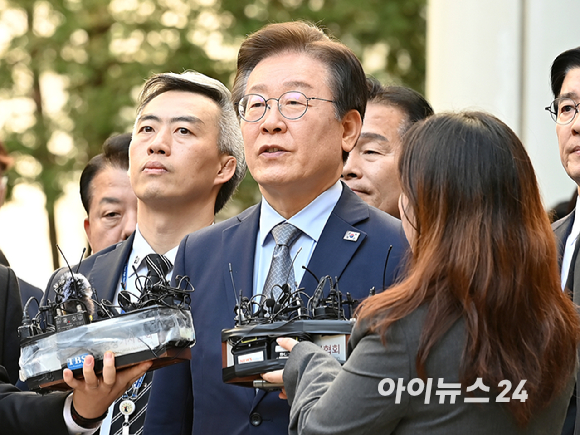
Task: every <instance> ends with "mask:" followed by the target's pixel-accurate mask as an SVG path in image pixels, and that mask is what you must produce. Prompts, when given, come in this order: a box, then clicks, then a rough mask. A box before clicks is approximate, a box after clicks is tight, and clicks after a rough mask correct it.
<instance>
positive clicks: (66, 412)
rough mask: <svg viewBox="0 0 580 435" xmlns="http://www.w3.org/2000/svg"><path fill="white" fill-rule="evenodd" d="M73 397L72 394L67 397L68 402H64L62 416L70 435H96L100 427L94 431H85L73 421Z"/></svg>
mask: <svg viewBox="0 0 580 435" xmlns="http://www.w3.org/2000/svg"><path fill="white" fill-rule="evenodd" d="M72 397H73V395H72V394H69V395H68V396H67V398H66V400H65V401H64V408H63V410H62V416H63V417H64V423H65V424H66V427H67V429H68V433H69V435H85V434H93V433H95V432H96V431H97V430H98V429H99V427H100V425H99V427H97V428H94V429H85V428H84V427H81V426H79V425H78V424H76V423H75V422H74V421H73V418H72V414H71V406H72Z"/></svg>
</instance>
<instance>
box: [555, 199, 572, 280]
mask: <svg viewBox="0 0 580 435" xmlns="http://www.w3.org/2000/svg"><path fill="white" fill-rule="evenodd" d="M574 214H575V210H573V211H572V213H570V214H569V215H568V216H565V217H563V218H562V219H560V220H559V221H556V222H554V223H553V224H552V229H553V230H554V234H555V235H556V243H557V245H558V246H557V248H558V267H559V268H560V270H561V269H562V257H563V256H564V246H565V244H566V239H567V238H568V235H569V234H570V231H572V224H573V223H574Z"/></svg>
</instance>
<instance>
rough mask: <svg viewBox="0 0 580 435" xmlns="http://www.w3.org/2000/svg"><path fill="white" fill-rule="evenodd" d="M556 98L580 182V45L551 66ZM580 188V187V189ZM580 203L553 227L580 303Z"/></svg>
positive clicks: (573, 428) (570, 427)
mask: <svg viewBox="0 0 580 435" xmlns="http://www.w3.org/2000/svg"><path fill="white" fill-rule="evenodd" d="M551 87H552V93H553V94H554V98H555V99H554V101H553V102H552V103H551V104H550V105H549V106H548V107H546V110H547V111H549V112H550V113H551V115H552V119H553V120H554V121H555V122H556V135H557V136H558V146H559V148H560V161H561V162H562V166H564V169H565V170H566V173H567V174H568V176H569V177H570V178H571V179H572V180H574V182H575V183H576V184H577V185H578V186H580V121H579V118H580V117H579V116H578V106H579V105H580V47H577V48H573V49H571V50H567V51H565V52H563V53H561V54H560V55H558V57H556V59H555V60H554V63H553V64H552V70H551ZM579 189H580V188H579ZM579 191H580V190H579ZM579 213H580V207H578V202H576V208H575V210H574V211H572V213H570V214H569V215H568V216H566V217H564V218H562V219H560V220H558V221H556V222H554V223H553V224H552V229H553V230H554V233H555V235H556V238H557V240H558V248H559V254H560V255H559V262H560V267H561V277H562V290H564V291H568V292H571V293H572V294H571V295H570V296H571V297H572V298H573V300H574V302H575V303H576V304H579V303H580V276H579V277H578V278H576V275H579V274H580V257H579V256H578V249H579V247H580V237H579V235H580V216H579V215H578V214H579ZM579 398H580V394H579V391H578V383H576V389H575V393H574V394H573V395H572V398H571V400H570V406H569V407H568V413H567V415H566V420H565V422H564V428H563V429H562V435H572V434H575V435H580V413H579V411H580V403H579V402H578V399H579Z"/></svg>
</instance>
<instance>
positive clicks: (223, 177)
mask: <svg viewBox="0 0 580 435" xmlns="http://www.w3.org/2000/svg"><path fill="white" fill-rule="evenodd" d="M236 163H237V161H236V158H235V157H234V156H230V155H227V154H224V155H223V156H222V157H221V158H220V169H219V171H218V173H217V174H216V177H215V180H214V185H221V184H225V183H227V182H228V181H229V180H230V179H231V178H232V177H233V176H234V173H235V172H236Z"/></svg>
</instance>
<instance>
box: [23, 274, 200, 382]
mask: <svg viewBox="0 0 580 435" xmlns="http://www.w3.org/2000/svg"><path fill="white" fill-rule="evenodd" d="M176 279H177V283H178V285H177V287H171V286H170V284H169V283H168V282H167V281H166V280H161V282H157V283H155V284H152V283H151V282H150V281H149V278H148V277H144V276H138V277H137V280H138V281H137V282H138V283H139V284H138V287H140V288H141V294H140V295H137V296H134V295H132V294H130V293H129V292H128V291H126V290H123V291H121V292H120V294H119V306H120V308H121V311H120V312H119V311H117V308H119V307H116V306H114V305H113V304H112V303H111V302H109V301H107V300H100V301H99V300H98V299H97V295H96V291H95V289H93V288H92V286H91V284H90V283H89V281H88V280H87V279H86V277H84V276H83V275H82V274H79V273H73V271H72V270H71V269H70V267H69V271H68V272H65V273H64V274H63V275H62V277H61V278H60V279H59V280H58V281H57V283H56V284H55V286H54V289H53V291H54V300H53V301H50V300H48V294H47V295H45V296H44V298H43V303H41V304H39V305H40V306H39V310H38V314H37V315H36V316H35V317H34V318H33V319H30V317H29V316H28V313H27V309H28V306H29V304H30V303H31V301H32V300H33V299H34V298H31V299H30V300H29V301H28V302H27V303H26V310H25V312H24V315H23V322H22V326H21V327H20V328H19V335H20V347H21V354H20V367H21V369H20V378H21V380H23V381H26V383H27V384H28V386H29V388H30V389H31V390H40V389H46V390H68V389H70V388H69V387H68V385H67V384H66V383H65V382H64V381H63V379H62V370H63V369H64V368H66V367H68V368H70V369H71V370H73V373H74V374H75V376H76V377H82V364H83V361H84V359H85V357H86V356H87V355H89V354H91V355H93V356H94V358H95V372H96V373H99V372H100V371H101V370H102V366H103V363H102V360H103V356H104V354H105V352H106V351H109V350H112V351H113V352H114V353H115V365H116V367H117V368H124V367H129V366H132V365H135V364H138V363H140V362H142V361H149V360H153V361H154V363H153V366H152V367H151V369H150V370H154V369H157V368H160V367H163V366H165V365H169V364H174V363H177V362H181V361H185V360H188V359H190V358H191V352H190V351H189V348H190V347H192V346H193V345H194V344H195V331H194V328H193V320H192V318H191V312H190V309H189V303H190V295H189V293H191V292H192V291H193V287H192V286H191V284H190V283H189V278H188V277H176ZM95 311H96V313H95ZM95 314H96V315H97V316H95ZM95 317H97V318H95Z"/></svg>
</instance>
